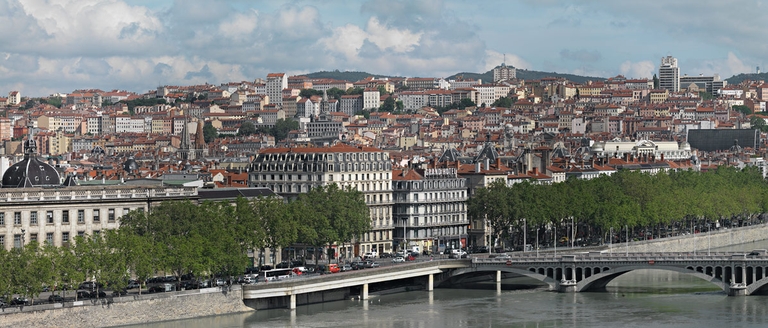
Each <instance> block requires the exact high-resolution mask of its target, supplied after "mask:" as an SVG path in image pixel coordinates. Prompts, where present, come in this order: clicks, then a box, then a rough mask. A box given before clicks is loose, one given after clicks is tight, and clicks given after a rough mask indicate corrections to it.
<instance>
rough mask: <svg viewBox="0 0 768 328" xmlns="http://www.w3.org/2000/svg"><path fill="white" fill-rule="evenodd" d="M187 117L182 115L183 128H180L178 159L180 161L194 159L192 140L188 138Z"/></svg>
mask: <svg viewBox="0 0 768 328" xmlns="http://www.w3.org/2000/svg"><path fill="white" fill-rule="evenodd" d="M187 125H188V122H187V116H186V115H184V126H183V127H182V128H181V144H180V145H179V157H181V159H195V152H194V151H193V149H192V140H191V139H190V137H189V130H188V127H187Z"/></svg>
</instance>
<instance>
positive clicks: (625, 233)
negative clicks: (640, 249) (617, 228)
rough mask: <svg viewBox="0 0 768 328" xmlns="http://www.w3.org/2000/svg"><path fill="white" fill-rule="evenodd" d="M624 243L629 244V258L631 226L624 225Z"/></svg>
mask: <svg viewBox="0 0 768 328" xmlns="http://www.w3.org/2000/svg"><path fill="white" fill-rule="evenodd" d="M624 231H625V232H624V242H625V243H627V257H629V226H627V225H626V224H625V225H624Z"/></svg>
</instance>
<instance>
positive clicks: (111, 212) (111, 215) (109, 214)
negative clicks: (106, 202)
mask: <svg viewBox="0 0 768 328" xmlns="http://www.w3.org/2000/svg"><path fill="white" fill-rule="evenodd" d="M107 220H108V221H109V222H115V209H114V208H110V209H108V210H107Z"/></svg>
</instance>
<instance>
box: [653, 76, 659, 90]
mask: <svg viewBox="0 0 768 328" xmlns="http://www.w3.org/2000/svg"><path fill="white" fill-rule="evenodd" d="M653 88H654V89H658V88H659V78H658V77H657V76H656V74H655V73H654V74H653Z"/></svg>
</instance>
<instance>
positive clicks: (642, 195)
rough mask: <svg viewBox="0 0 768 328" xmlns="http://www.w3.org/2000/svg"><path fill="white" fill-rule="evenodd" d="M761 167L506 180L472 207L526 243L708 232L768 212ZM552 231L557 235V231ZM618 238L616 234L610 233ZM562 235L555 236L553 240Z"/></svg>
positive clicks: (482, 192) (498, 233) (498, 231)
mask: <svg viewBox="0 0 768 328" xmlns="http://www.w3.org/2000/svg"><path fill="white" fill-rule="evenodd" d="M766 186H767V184H766V181H765V179H763V177H762V174H761V172H760V170H759V169H757V168H755V167H747V168H745V169H743V170H739V169H737V168H734V167H724V166H721V167H719V168H718V169H717V170H715V171H713V172H707V173H702V172H694V171H670V172H660V173H658V174H655V175H651V174H646V173H640V172H638V171H626V170H620V171H619V172H617V173H615V174H613V175H611V176H600V177H598V178H595V179H591V180H581V179H569V180H567V181H565V182H563V183H557V184H551V185H538V184H531V183H527V182H525V183H519V184H515V185H513V186H511V187H507V186H506V184H504V183H503V182H500V183H496V184H492V185H491V186H489V187H488V188H483V189H479V190H477V192H476V195H475V196H474V197H473V198H471V199H470V200H469V204H468V212H469V215H470V216H471V217H473V218H475V219H481V220H487V221H486V222H487V224H489V225H490V228H491V229H492V231H493V234H494V237H495V238H501V239H502V240H510V239H512V242H513V244H515V245H517V244H520V243H522V241H521V240H520V237H522V235H523V234H522V229H523V227H524V224H525V226H526V227H527V229H528V230H527V231H528V232H529V233H528V234H527V236H528V238H529V239H528V240H527V241H526V242H527V243H530V241H531V238H535V237H536V235H535V233H531V232H534V231H537V230H538V231H539V233H540V234H541V235H540V236H539V237H541V238H542V239H541V240H544V241H546V240H549V241H550V242H556V241H557V240H556V239H557V236H570V235H571V234H569V233H568V232H567V231H569V230H568V229H569V228H573V229H576V230H577V232H575V233H573V235H575V236H581V237H582V238H584V240H593V241H599V242H604V241H605V239H606V238H608V237H609V236H607V235H606V234H607V233H608V232H609V231H610V230H613V231H620V230H622V229H625V227H626V229H630V230H631V231H632V233H633V234H634V232H635V230H641V231H649V232H650V233H653V235H656V236H665V235H666V234H668V233H669V231H672V230H674V229H690V227H691V226H693V227H699V228H702V229H708V228H712V227H714V226H715V224H716V223H726V222H727V223H729V224H733V223H736V224H743V223H745V222H751V221H755V220H757V219H759V214H761V213H765V212H768V188H766ZM553 233H557V235H555V236H553ZM610 238H613V237H610ZM553 239H555V240H553Z"/></svg>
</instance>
